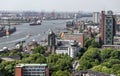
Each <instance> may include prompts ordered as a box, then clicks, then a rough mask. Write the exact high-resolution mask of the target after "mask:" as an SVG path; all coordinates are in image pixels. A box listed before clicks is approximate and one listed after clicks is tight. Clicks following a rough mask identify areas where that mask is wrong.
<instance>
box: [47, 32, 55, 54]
mask: <svg viewBox="0 0 120 76" xmlns="http://www.w3.org/2000/svg"><path fill="white" fill-rule="evenodd" d="M55 46H56V35H55V33H54V32H53V31H52V30H49V35H48V52H49V53H55Z"/></svg>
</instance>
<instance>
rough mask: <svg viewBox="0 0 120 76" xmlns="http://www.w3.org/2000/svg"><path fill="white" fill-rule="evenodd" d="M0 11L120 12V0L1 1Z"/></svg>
mask: <svg viewBox="0 0 120 76" xmlns="http://www.w3.org/2000/svg"><path fill="white" fill-rule="evenodd" d="M0 10H8V11H58V12H59V11H60V12H62V11H63V12H73V11H89V12H92V11H93V12H95V11H101V10H112V11H114V12H119V11H120V0H0Z"/></svg>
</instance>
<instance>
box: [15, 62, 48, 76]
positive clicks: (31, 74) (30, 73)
mask: <svg viewBox="0 0 120 76" xmlns="http://www.w3.org/2000/svg"><path fill="white" fill-rule="evenodd" d="M15 76H49V69H48V66H47V64H18V65H16V67H15Z"/></svg>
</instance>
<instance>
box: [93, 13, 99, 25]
mask: <svg viewBox="0 0 120 76" xmlns="http://www.w3.org/2000/svg"><path fill="white" fill-rule="evenodd" d="M93 22H94V23H99V22H100V13H99V12H93Z"/></svg>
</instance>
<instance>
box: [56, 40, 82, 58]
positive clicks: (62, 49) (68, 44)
mask: <svg viewBox="0 0 120 76" xmlns="http://www.w3.org/2000/svg"><path fill="white" fill-rule="evenodd" d="M79 51H80V45H79V44H78V42H77V41H75V40H57V47H56V50H55V52H56V54H68V55H69V56H70V57H71V58H74V57H76V56H77V54H78V52H79Z"/></svg>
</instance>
